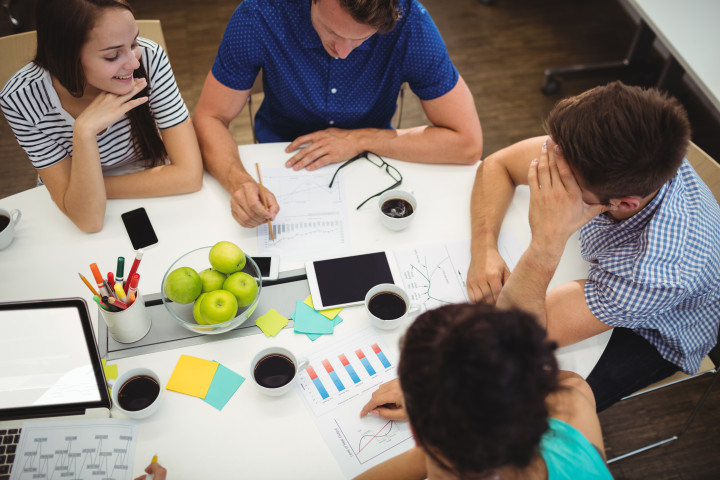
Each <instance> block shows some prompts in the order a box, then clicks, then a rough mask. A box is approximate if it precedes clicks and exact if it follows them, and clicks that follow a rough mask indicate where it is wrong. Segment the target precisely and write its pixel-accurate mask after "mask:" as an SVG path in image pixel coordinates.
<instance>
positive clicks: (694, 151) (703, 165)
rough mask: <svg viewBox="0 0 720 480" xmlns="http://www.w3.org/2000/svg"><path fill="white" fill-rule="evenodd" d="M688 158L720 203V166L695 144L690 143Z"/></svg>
mask: <svg viewBox="0 0 720 480" xmlns="http://www.w3.org/2000/svg"><path fill="white" fill-rule="evenodd" d="M686 157H687V159H688V161H689V162H690V164H691V165H692V166H693V168H694V169H695V171H696V172H697V173H698V175H700V178H702V179H703V182H705V184H706V185H707V186H708V187H710V191H711V192H712V193H713V195H715V199H716V200H717V201H718V203H720V165H719V164H718V163H717V162H716V161H715V160H713V158H712V157H711V156H710V155H708V154H707V153H705V152H704V151H703V150H702V149H700V147H698V146H697V145H695V144H694V143H693V142H690V146H689V147H688V151H687V155H686Z"/></svg>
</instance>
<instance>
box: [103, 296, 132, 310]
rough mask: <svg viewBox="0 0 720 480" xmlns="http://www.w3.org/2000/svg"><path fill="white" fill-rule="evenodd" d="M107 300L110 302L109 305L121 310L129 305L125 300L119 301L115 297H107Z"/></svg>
mask: <svg viewBox="0 0 720 480" xmlns="http://www.w3.org/2000/svg"><path fill="white" fill-rule="evenodd" d="M108 302H110V305H114V306H116V307H118V308H120V309H122V310H125V309H126V308H128V307H129V306H130V305H128V304H127V303H125V302H121V301H120V300H118V299H117V298H115V297H109V298H108Z"/></svg>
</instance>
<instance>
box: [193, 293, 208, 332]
mask: <svg viewBox="0 0 720 480" xmlns="http://www.w3.org/2000/svg"><path fill="white" fill-rule="evenodd" d="M205 295H207V293H201V294H200V296H199V297H198V298H197V300H195V304H194V305H193V318H194V319H195V321H196V322H197V323H198V325H210V324H209V323H208V322H207V320H205V319H204V318H203V316H202V314H201V313H200V304H201V303H202V301H203V299H204V298H205Z"/></svg>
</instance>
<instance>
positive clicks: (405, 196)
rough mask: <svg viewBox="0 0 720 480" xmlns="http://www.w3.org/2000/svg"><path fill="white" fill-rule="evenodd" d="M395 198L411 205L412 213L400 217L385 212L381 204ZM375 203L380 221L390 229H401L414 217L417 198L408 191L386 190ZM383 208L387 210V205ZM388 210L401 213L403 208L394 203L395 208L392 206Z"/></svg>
mask: <svg viewBox="0 0 720 480" xmlns="http://www.w3.org/2000/svg"><path fill="white" fill-rule="evenodd" d="M395 199H397V200H404V201H406V202H407V203H409V204H410V206H411V207H412V213H410V214H409V215H407V216H400V217H396V216H391V215H388V214H387V213H385V212H384V211H383V205H385V202H388V201H392V200H395ZM377 205H378V213H379V215H380V221H381V222H382V224H383V225H385V226H386V227H387V228H389V229H390V230H396V231H397V230H402V229H404V228H406V227H407V226H408V225H410V222H412V220H413V218H415V217H416V212H417V200H415V197H414V196H413V195H412V194H411V193H410V192H406V191H405V190H388V191H387V192H385V193H383V194H382V195H380V199H379V200H378V204H377ZM385 210H388V206H386V207H385ZM390 211H391V212H393V214H397V215H403V214H404V212H405V209H404V208H402V206H401V205H396V206H395V208H392V209H391V210H390Z"/></svg>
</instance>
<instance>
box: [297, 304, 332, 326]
mask: <svg viewBox="0 0 720 480" xmlns="http://www.w3.org/2000/svg"><path fill="white" fill-rule="evenodd" d="M294 320H295V333H320V334H323V333H333V329H334V328H335V327H334V326H333V320H329V319H328V318H327V317H325V316H323V315H321V314H320V313H318V312H317V310H315V309H314V308H312V307H310V306H308V305H307V304H305V303H303V302H302V301H301V300H298V301H297V304H296V307H295V318H294Z"/></svg>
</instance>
